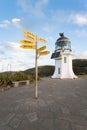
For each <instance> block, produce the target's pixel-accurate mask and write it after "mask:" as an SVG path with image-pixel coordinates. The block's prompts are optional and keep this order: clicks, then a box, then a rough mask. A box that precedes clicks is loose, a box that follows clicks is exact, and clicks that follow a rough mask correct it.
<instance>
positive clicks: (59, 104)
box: [0, 78, 87, 130]
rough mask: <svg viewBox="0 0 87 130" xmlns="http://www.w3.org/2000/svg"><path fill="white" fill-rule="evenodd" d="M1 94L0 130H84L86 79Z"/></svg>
mask: <svg viewBox="0 0 87 130" xmlns="http://www.w3.org/2000/svg"><path fill="white" fill-rule="evenodd" d="M34 95H35V85H34V84H31V85H29V86H23V87H19V88H11V89H9V90H8V91H5V92H0V130H87V78H82V79H78V80H56V79H50V78H44V79H42V80H41V81H40V82H39V98H38V99H37V100H36V99H35V96H34Z"/></svg>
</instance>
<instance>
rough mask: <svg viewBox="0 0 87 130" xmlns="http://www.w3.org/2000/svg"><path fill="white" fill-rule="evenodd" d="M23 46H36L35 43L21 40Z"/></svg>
mask: <svg viewBox="0 0 87 130" xmlns="http://www.w3.org/2000/svg"><path fill="white" fill-rule="evenodd" d="M20 42H22V43H23V44H30V45H35V42H32V41H28V40H20Z"/></svg>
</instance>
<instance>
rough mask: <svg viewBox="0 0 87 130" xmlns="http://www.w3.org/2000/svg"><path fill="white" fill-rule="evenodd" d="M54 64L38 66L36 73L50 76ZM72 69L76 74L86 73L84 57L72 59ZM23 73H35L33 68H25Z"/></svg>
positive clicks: (86, 66)
mask: <svg viewBox="0 0 87 130" xmlns="http://www.w3.org/2000/svg"><path fill="white" fill-rule="evenodd" d="M54 69H55V67H54V66H50V65H47V66H39V67H38V75H39V76H40V77H45V76H51V75H52V74H53V72H54ZM73 70H74V73H75V74H76V75H87V60H86V59H74V60H73ZM24 73H26V74H28V75H35V68H31V69H28V70H25V71H24Z"/></svg>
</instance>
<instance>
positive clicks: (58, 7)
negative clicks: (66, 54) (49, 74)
mask: <svg viewBox="0 0 87 130" xmlns="http://www.w3.org/2000/svg"><path fill="white" fill-rule="evenodd" d="M25 29H27V30H28V31H30V32H32V33H34V34H37V35H38V36H40V37H42V38H44V39H46V40H48V44H47V50H50V51H51V53H52V52H53V51H54V48H55V42H56V40H57V39H58V38H59V33H60V32H64V34H65V36H66V37H68V38H70V40H71V46H72V50H73V51H74V52H75V57H74V58H82V59H87V0H0V72H1V71H9V70H14V71H16V70H25V69H28V68H32V67H34V64H35V52H34V51H31V50H24V49H21V48H20V44H21V43H20V40H21V39H26V38H25V37H24V33H23V30H25ZM43 45H44V43H41V42H38V46H39V47H40V46H43ZM51 53H50V55H48V56H43V57H40V58H39V59H38V65H54V64H55V61H54V60H51V59H50V56H51Z"/></svg>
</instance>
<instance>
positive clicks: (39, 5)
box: [18, 0, 48, 17]
mask: <svg viewBox="0 0 87 130" xmlns="http://www.w3.org/2000/svg"><path fill="white" fill-rule="evenodd" d="M18 1H19V5H20V6H21V8H22V9H23V10H24V11H25V12H27V13H28V14H30V15H31V14H33V15H35V16H38V17H44V16H45V14H44V11H43V8H44V6H46V5H47V3H48V0H37V1H33V0H32V1H31V0H22V2H21V0H18Z"/></svg>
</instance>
